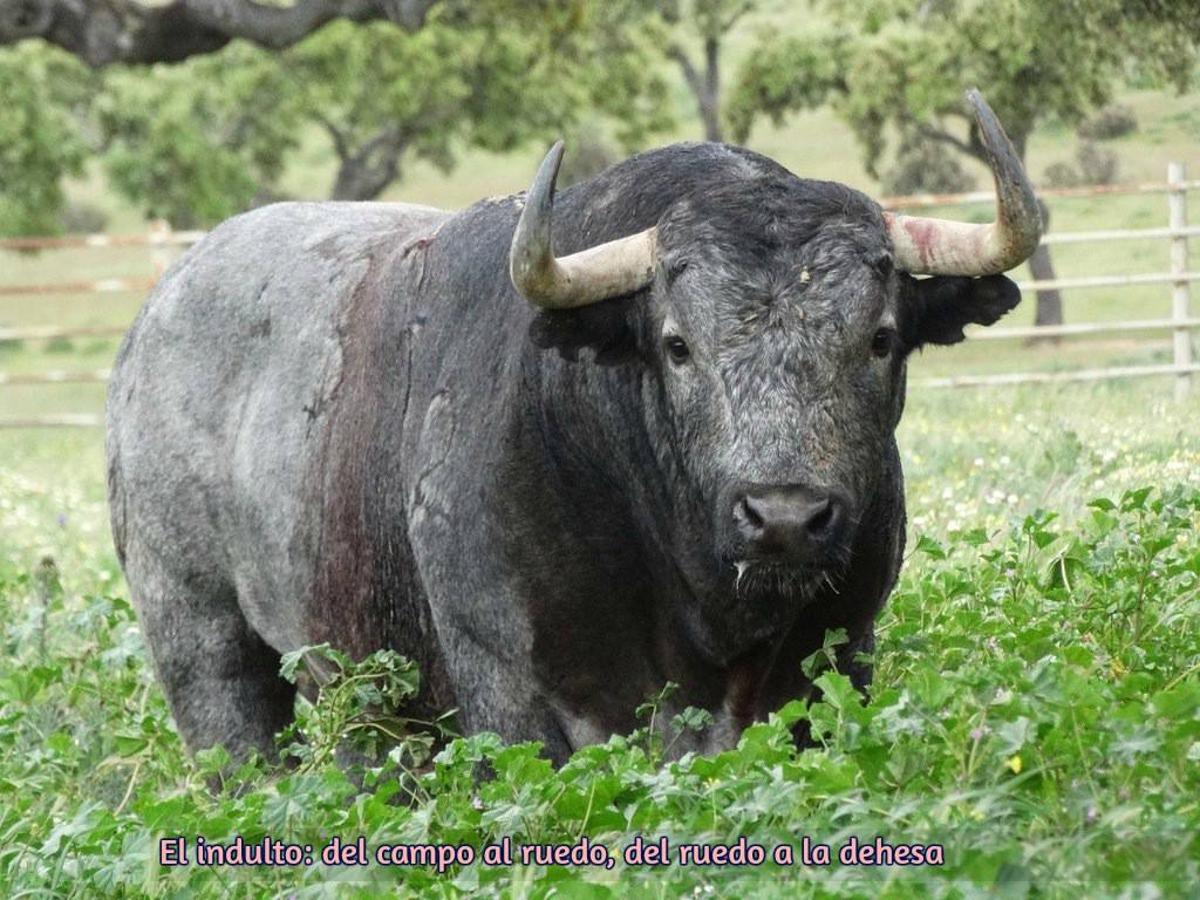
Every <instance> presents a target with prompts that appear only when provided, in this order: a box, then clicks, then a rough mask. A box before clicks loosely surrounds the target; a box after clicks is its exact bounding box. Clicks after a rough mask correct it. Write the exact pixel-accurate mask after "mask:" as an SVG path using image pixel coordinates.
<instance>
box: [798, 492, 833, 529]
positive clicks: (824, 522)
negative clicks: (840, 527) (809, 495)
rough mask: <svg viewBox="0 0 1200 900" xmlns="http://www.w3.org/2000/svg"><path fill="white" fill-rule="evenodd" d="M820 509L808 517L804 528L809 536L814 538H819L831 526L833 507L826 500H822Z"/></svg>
mask: <svg viewBox="0 0 1200 900" xmlns="http://www.w3.org/2000/svg"><path fill="white" fill-rule="evenodd" d="M818 506H819V507H820V508H819V509H816V510H815V511H814V512H813V513H812V514H811V515H810V516H809V519H808V521H807V522H806V523H804V527H805V528H807V529H808V532H809V534H811V535H813V536H814V537H820V536H821V535H822V534H824V533H825V532H826V531H828V530H830V529H831V528H832V526H833V519H834V507H833V504H832V503H830V502H829V501H828V500H822V501H821V502H820V504H818Z"/></svg>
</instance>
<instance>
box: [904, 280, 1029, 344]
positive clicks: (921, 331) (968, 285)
mask: <svg viewBox="0 0 1200 900" xmlns="http://www.w3.org/2000/svg"><path fill="white" fill-rule="evenodd" d="M902 277H903V283H902V286H901V291H902V292H903V293H902V305H903V314H902V321H903V325H902V334H903V338H904V341H905V343H906V344H907V345H908V346H909V347H910V348H912V349H916V348H918V347H920V346H921V345H922V344H957V343H958V342H959V341H961V340H962V339H963V337H964V335H963V328H964V327H965V326H967V325H971V324H975V325H992V324H994V323H995V322H996V321H998V320H999V319H1000V317H1001V316H1003V315H1004V314H1005V313H1006V312H1008V311H1009V310H1010V309H1012V308H1013V307H1015V306H1016V305H1017V304H1018V303H1020V302H1021V291H1020V289H1019V288H1018V287H1017V285H1016V283H1015V282H1013V281H1011V280H1010V279H1008V278H1006V277H1004V276H1003V275H988V276H986V277H984V278H964V277H959V276H956V275H944V276H939V277H936V278H920V279H918V278H913V277H912V276H909V275H904V276H902Z"/></svg>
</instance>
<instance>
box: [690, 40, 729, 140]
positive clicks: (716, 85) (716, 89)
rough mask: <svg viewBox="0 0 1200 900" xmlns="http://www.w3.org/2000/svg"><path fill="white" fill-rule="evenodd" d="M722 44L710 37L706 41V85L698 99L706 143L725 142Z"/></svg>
mask: <svg viewBox="0 0 1200 900" xmlns="http://www.w3.org/2000/svg"><path fill="white" fill-rule="evenodd" d="M720 58H721V42H720V40H719V39H718V38H715V37H709V38H706V39H705V41H704V85H703V88H702V90H701V91H700V94H699V96H698V97H697V98H696V99H697V100H698V101H699V103H700V118H701V120H702V121H703V122H704V139H705V140H706V141H723V140H724V139H725V135H724V131H723V130H722V128H721V68H720Z"/></svg>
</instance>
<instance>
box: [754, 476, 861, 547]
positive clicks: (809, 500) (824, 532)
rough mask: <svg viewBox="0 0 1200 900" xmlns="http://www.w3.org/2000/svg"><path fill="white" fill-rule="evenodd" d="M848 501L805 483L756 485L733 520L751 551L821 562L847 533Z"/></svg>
mask: <svg viewBox="0 0 1200 900" xmlns="http://www.w3.org/2000/svg"><path fill="white" fill-rule="evenodd" d="M847 508H848V504H847V502H846V501H845V499H843V498H842V497H840V496H838V495H837V494H836V493H833V492H830V491H815V490H812V489H809V488H804V487H801V486H799V485H781V486H756V487H753V488H750V489H748V490H746V491H745V492H744V493H742V494H741V496H740V497H738V498H737V499H736V500H735V501H734V504H733V521H734V524H735V526H736V527H737V530H738V533H739V534H740V535H741V537H742V539H743V540H744V541H745V543H746V549H747V551H748V554H749V555H751V556H755V557H758V558H762V559H771V558H774V559H779V560H781V561H789V562H800V563H809V564H813V563H816V564H819V563H822V562H826V561H828V559H829V557H830V556H831V555H832V553H833V552H834V551H835V550H836V549H837V548H838V546H839V545H840V544H841V542H842V541H843V539H844V538H845V536H846V529H847V525H848V523H849V519H850V517H849V515H848V513H847Z"/></svg>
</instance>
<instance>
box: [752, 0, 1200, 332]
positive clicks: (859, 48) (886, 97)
mask: <svg viewBox="0 0 1200 900" xmlns="http://www.w3.org/2000/svg"><path fill="white" fill-rule="evenodd" d="M815 5H816V6H817V7H819V8H820V11H821V12H822V13H823V14H824V16H825V17H826V19H827V25H826V26H825V27H824V28H823V29H821V30H819V31H817V32H816V33H813V34H807V35H804V36H803V37H797V36H788V37H782V36H766V37H764V38H763V40H762V41H761V43H760V45H759V46H758V47H757V48H756V49H755V51H754V52H753V53H751V54H750V57H749V58H748V61H747V63H746V65H745V66H744V67H743V68H742V69H741V71H740V73H739V77H738V83H737V87H736V89H735V92H734V96H733V98H732V100H731V107H732V109H731V122H732V124H733V128H734V132H735V137H737V138H738V139H741V140H744V139H745V137H746V136H747V135H748V133H749V131H750V128H751V127H752V126H753V124H754V122H755V121H756V119H757V118H758V117H760V116H763V115H766V116H768V117H770V118H772V119H774V120H776V121H779V120H780V119H781V118H782V117H783V116H785V115H786V114H788V113H790V112H792V111H794V110H799V109H804V108H809V107H814V106H817V105H820V104H821V103H824V102H825V101H826V100H831V101H832V102H833V105H834V108H835V110H836V111H837V112H838V113H839V114H840V116H841V117H842V118H843V119H845V121H846V122H847V123H848V124H849V125H850V126H851V128H852V129H853V130H854V133H855V135H856V136H857V138H858V140H859V142H860V144H861V145H862V147H863V150H864V153H865V156H866V162H867V167H868V170H869V171H870V172H871V174H873V175H876V174H877V167H878V165H879V162H880V160H881V158H882V157H883V155H884V152H885V150H886V149H887V140H888V135H889V134H897V135H902V134H906V133H907V134H916V135H919V136H921V137H923V138H924V139H925V140H929V141H936V142H938V143H940V144H942V145H944V146H946V147H949V148H952V149H953V150H954V151H956V152H958V153H960V154H962V155H965V156H967V157H971V158H974V159H979V160H982V159H984V150H983V145H982V143H981V142H980V140H979V136H978V135H977V134H976V133H975V131H974V125H973V123H972V122H971V120H970V117H969V115H968V113H967V111H966V110H965V109H964V108H963V106H962V104H961V99H960V98H961V96H962V90H963V88H965V87H971V86H975V87H978V88H979V89H980V90H981V91H982V92H983V94H984V96H985V97H987V99H988V102H989V103H990V104H991V105H992V108H993V109H995V110H996V113H997V115H998V116H999V117H1000V120H1001V121H1002V122H1003V123H1004V127H1005V129H1006V130H1007V132H1008V135H1009V137H1010V138H1011V139H1012V142H1013V146H1014V147H1015V148H1016V150H1017V153H1018V154H1019V155H1020V156H1021V157H1022V160H1024V156H1025V149H1026V145H1027V143H1028V140H1029V135H1030V133H1031V132H1032V131H1033V129H1034V127H1035V126H1036V125H1037V124H1038V123H1039V122H1043V121H1046V120H1049V119H1057V120H1060V121H1063V122H1066V123H1070V124H1074V123H1077V122H1078V121H1080V120H1081V119H1082V118H1083V117H1084V116H1085V115H1086V114H1087V113H1088V112H1089V111H1090V110H1092V109H1094V108H1095V107H1097V106H1100V105H1103V104H1104V103H1106V102H1108V101H1109V100H1110V99H1111V96H1112V92H1113V90H1114V88H1115V86H1116V85H1117V84H1118V83H1119V82H1120V80H1121V78H1122V77H1123V76H1124V74H1125V71H1126V66H1127V63H1128V62H1129V61H1130V60H1131V59H1133V60H1136V61H1137V62H1138V64H1139V65H1140V66H1141V67H1142V68H1143V69H1145V70H1148V71H1151V70H1152V71H1153V72H1154V74H1155V75H1156V76H1157V77H1160V78H1169V79H1171V80H1172V81H1173V82H1174V83H1175V84H1176V85H1179V86H1182V85H1183V84H1186V82H1187V79H1188V78H1189V77H1190V74H1191V67H1192V66H1193V65H1194V60H1195V56H1194V50H1195V40H1194V37H1192V38H1188V37H1186V32H1181V31H1180V30H1179V29H1176V28H1172V27H1170V26H1171V24H1172V23H1173V22H1174V20H1175V16H1176V12H1175V10H1174V9H1173V8H1172V7H1171V4H1164V5H1163V7H1162V9H1163V10H1169V11H1170V12H1169V18H1168V15H1167V13H1165V12H1164V13H1162V14H1161V15H1156V13H1155V10H1154V7H1153V3H1152V2H1151V3H1149V4H1138V3H1136V2H1135V0H1091V2H1089V3H1046V2H1042V0H989V2H976V0H868V2H858V0H854V2H851V0H816V2H815ZM1134 6H1138V7H1140V15H1137V16H1134V15H1130V9H1131V8H1132V7H1134ZM1194 27H1195V26H1193V28H1194ZM1181 34H1183V35H1184V37H1182V38H1181ZM1030 270H1031V272H1032V274H1033V277H1034V278H1035V279H1037V280H1043V279H1053V278H1054V268H1053V265H1052V263H1051V259H1050V255H1049V252H1048V251H1047V250H1046V248H1044V247H1041V248H1039V249H1038V251H1037V253H1035V254H1034V256H1033V257H1032V258H1031V259H1030ZM1036 321H1037V323H1038V324H1058V323H1061V321H1062V303H1061V297H1060V296H1059V294H1058V292H1057V291H1039V292H1038V305H1037V319H1036Z"/></svg>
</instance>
